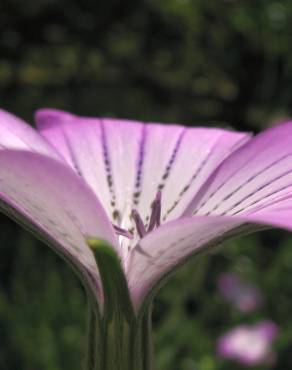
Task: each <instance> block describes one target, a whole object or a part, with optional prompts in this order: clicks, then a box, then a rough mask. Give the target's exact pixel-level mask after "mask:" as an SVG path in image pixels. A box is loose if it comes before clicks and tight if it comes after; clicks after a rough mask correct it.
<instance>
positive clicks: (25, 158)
mask: <svg viewBox="0 0 292 370" xmlns="http://www.w3.org/2000/svg"><path fill="white" fill-rule="evenodd" d="M36 122H37V130H34V129H33V128H31V127H30V126H29V125H27V124H26V123H24V122H23V121H22V120H20V119H18V118H17V117H15V116H13V115H11V114H9V113H7V112H4V111H1V113H0V199H1V208H2V210H3V211H4V212H6V213H7V214H8V215H10V216H11V217H13V218H15V219H16V220H17V221H18V222H19V223H21V224H23V225H24V226H25V227H27V228H28V229H30V230H32V231H33V232H34V233H36V234H37V236H38V237H40V238H41V239H42V240H44V241H45V242H46V243H47V244H48V245H49V246H51V247H52V248H53V249H54V250H56V252H57V253H58V254H59V255H60V256H62V257H63V258H64V259H65V260H66V261H68V262H69V263H70V264H71V266H73V268H74V269H75V271H77V273H78V274H79V275H80V277H81V278H82V279H83V281H84V283H85V285H86V286H89V287H90V289H91V291H92V292H93V294H94V296H95V297H96V299H97V301H98V302H99V304H100V305H101V306H102V304H103V288H102V284H101V280H100V275H99V272H98V268H97V264H96V261H95V258H94V255H93V252H92V250H91V249H90V248H89V247H88V245H87V238H89V237H95V238H98V239H103V240H106V241H107V242H108V243H109V244H110V245H111V246H112V248H113V250H115V251H116V253H117V255H118V256H119V258H120V261H121V264H122V268H123V271H124V274H125V276H126V279H127V284H128V287H129V292H130V297H131V301H132V303H133V306H134V308H135V310H136V311H138V310H139V308H140V307H141V305H142V304H143V302H145V299H147V297H149V296H150V295H152V294H153V292H154V291H156V290H157V287H158V286H159V285H160V283H161V282H162V281H164V280H165V278H166V276H168V275H169V273H170V272H172V271H173V270H174V269H175V268H176V267H177V266H178V265H180V264H181V263H183V262H184V261H186V260H188V259H189V258H190V256H192V255H195V254H198V253H200V252H201V251H202V250H206V249H207V248H211V247H212V248H213V247H214V246H216V245H218V244H220V243H222V242H223V241H224V240H226V239H228V238H230V237H232V236H235V235H240V234H242V233H246V232H251V231H255V230H259V229H260V228H263V227H271V226H272V227H282V228H286V229H289V230H291V229H292V205H291V204H292V203H291V197H292V160H291V159H292V145H291V143H292V123H291V122H287V123H285V124H282V125H280V126H278V127H274V128H271V129H268V130H267V131H265V132H263V133H261V134H259V135H257V136H255V137H254V138H251V137H250V135H248V134H244V133H238V132H234V131H228V130H223V129H210V128H200V127H198V128H185V127H183V126H180V125H161V124H143V123H141V122H135V121H126V120H117V119H100V118H84V117H77V116H75V115H72V114H69V113H65V112H61V111H57V110H52V109H44V110H41V111H39V112H38V113H37V115H36Z"/></svg>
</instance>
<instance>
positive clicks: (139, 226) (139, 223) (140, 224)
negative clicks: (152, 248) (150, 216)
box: [132, 209, 146, 238]
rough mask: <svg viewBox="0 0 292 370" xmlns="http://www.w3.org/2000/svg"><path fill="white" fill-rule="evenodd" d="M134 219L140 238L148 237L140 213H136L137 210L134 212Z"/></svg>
mask: <svg viewBox="0 0 292 370" xmlns="http://www.w3.org/2000/svg"><path fill="white" fill-rule="evenodd" d="M132 217H133V220H134V222H135V224H136V229H137V232H138V234H139V236H140V238H143V236H144V235H146V229H145V226H144V223H143V221H142V218H141V216H140V215H139V213H138V211H136V210H135V209H133V210H132Z"/></svg>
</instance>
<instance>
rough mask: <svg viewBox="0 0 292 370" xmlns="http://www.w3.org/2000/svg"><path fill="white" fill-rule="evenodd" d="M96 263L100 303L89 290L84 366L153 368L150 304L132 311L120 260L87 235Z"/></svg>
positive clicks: (113, 369)
mask: <svg viewBox="0 0 292 370" xmlns="http://www.w3.org/2000/svg"><path fill="white" fill-rule="evenodd" d="M87 243H88V245H89V246H90V248H91V249H92V251H93V253H94V256H95V260H96V263H97V265H98V269H99V273H100V277H101V282H102V288H103V299H104V302H103V305H102V307H101V309H102V312H99V309H98V307H97V305H96V304H95V303H94V294H90V292H89V294H88V305H89V310H88V350H87V360H86V364H85V370H153V368H152V342H151V305H150V304H149V305H147V306H146V307H144V308H143V313H142V312H140V313H139V314H138V315H137V314H136V313H135V311H134V308H133V305H132V300H131V297H130V293H129V289H128V284H127V280H126V277H125V274H124V270H123V267H122V265H121V261H120V259H119V257H118V255H117V254H116V252H115V251H114V249H113V248H112V247H111V246H109V245H108V244H107V243H106V242H105V241H102V240H96V239H88V240H87Z"/></svg>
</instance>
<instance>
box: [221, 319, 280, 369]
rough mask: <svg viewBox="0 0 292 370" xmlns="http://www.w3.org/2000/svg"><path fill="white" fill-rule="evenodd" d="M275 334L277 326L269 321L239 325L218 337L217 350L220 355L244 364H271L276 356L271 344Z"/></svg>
mask: <svg viewBox="0 0 292 370" xmlns="http://www.w3.org/2000/svg"><path fill="white" fill-rule="evenodd" d="M277 334H278V327H277V325H275V324H274V323H273V322H271V321H262V322H260V323H258V324H257V325H254V326H248V325H239V326H237V327H236V328H234V329H232V330H231V331H229V332H227V333H226V334H224V335H223V336H222V337H220V338H219V340H218V343H217V351H218V354H219V356H220V357H222V358H228V359H232V360H234V361H237V362H239V363H241V364H242V365H245V366H254V365H260V364H264V365H272V364H273V363H274V361H275V358H276V355H275V353H274V352H273V350H272V344H273V341H274V340H275V339H276V336H277Z"/></svg>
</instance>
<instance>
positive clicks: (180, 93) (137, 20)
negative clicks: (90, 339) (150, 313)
mask: <svg viewBox="0 0 292 370" xmlns="http://www.w3.org/2000/svg"><path fill="white" fill-rule="evenodd" d="M291 45H292V2H291V0H281V1H276V0H251V1H249V0H208V1H206V0H197V1H196V0H193V1H191V0H144V1H139V0H135V1H134V0H127V1H113V0H107V1H96V0H95V1H93V0H89V1H77V0H70V1H69V0H67V1H60V0H27V1H23V0H1V2H0V99H1V103H0V105H1V106H2V107H3V108H5V109H8V110H10V111H12V112H14V113H16V114H18V115H20V116H21V117H24V118H25V119H27V120H28V121H29V122H31V123H32V122H33V118H32V115H33V111H34V110H35V109H37V108H38V107H43V106H50V107H58V108H62V109H66V110H69V111H73V112H75V113H78V114H83V115H96V116H112V117H121V118H135V119H141V120H147V121H161V122H178V123H183V124H186V125H210V126H223V127H230V126H232V127H234V128H236V129H240V130H253V131H258V130H260V129H263V128H264V127H267V126H268V125H270V124H272V123H273V122H276V121H279V120H282V119H284V118H286V117H289V116H292V47H291ZM0 221H1V228H0V248H1V250H0V251H1V252H0V253H1V254H0V256H1V259H0V369H5V370H6V369H8V370H14V369H15V370H61V369H62V370H69V369H70V370H80V368H81V365H80V364H81V359H82V353H83V342H84V336H85V333H84V327H85V302H84V296H83V292H82V290H81V288H80V285H79V283H78V281H77V280H76V279H75V277H74V276H73V274H72V273H71V271H70V270H69V268H68V267H67V266H65V265H64V263H63V262H62V261H60V260H59V259H58V258H57V257H56V256H55V255H54V254H53V253H52V252H51V251H50V250H49V249H48V248H47V247H45V246H44V245H42V244H41V243H39V242H37V241H35V240H34V239H33V238H32V237H30V236H29V235H28V234H26V233H25V232H23V231H22V230H21V229H20V228H19V227H18V226H16V225H15V224H14V223H13V222H11V221H9V220H8V219H7V218H6V217H4V216H1V219H0ZM226 271H236V272H237V273H239V274H241V275H242V276H243V277H246V278H247V279H248V280H250V281H254V282H256V283H257V284H258V285H259V287H260V288H261V289H262V290H263V292H264V295H265V297H266V298H265V304H264V305H263V307H262V308H261V309H260V310H259V311H257V312H256V313H254V314H252V315H248V316H243V315H241V314H239V313H238V312H236V311H235V310H233V309H232V308H231V307H229V306H228V305H227V304H226V303H224V302H223V301H222V299H221V298H220V296H219V295H218V292H217V291H216V280H217V278H218V276H219V274H220V273H222V272H226ZM291 273H292V237H291V235H290V234H288V233H287V232H281V231H269V232H265V233H262V234H259V235H256V236H254V237H249V238H247V237H246V238H243V239H241V240H240V241H238V242H234V243H232V244H228V245H227V246H226V247H225V248H224V249H223V251H222V252H220V253H219V254H216V255H215V256H212V257H210V256H208V257H202V258H201V260H200V261H199V263H196V262H194V263H192V264H190V265H189V266H187V267H186V268H184V269H182V270H181V271H180V273H178V274H177V275H176V278H175V279H173V280H172V282H171V283H169V284H168V286H167V287H166V288H164V289H163V291H162V292H161V294H160V295H159V297H158V298H157V300H156V304H155V309H154V329H155V330H154V331H155V348H156V352H157V353H156V360H157V369H158V370H215V369H216V370H231V369H234V368H237V369H238V368H239V366H238V365H236V364H232V363H229V362H227V361H226V362H225V361H222V360H219V359H218V358H217V357H216V351H215V344H216V338H217V337H218V336H219V335H220V334H222V333H223V332H224V331H225V330H227V329H228V328H231V327H233V326H234V325H236V324H237V323H248V322H256V321H257V320H260V319H271V320H274V321H275V322H276V323H277V324H278V325H279V327H280V336H279V339H278V341H277V343H276V350H277V352H278V361H277V363H276V365H275V367H274V368H275V369H278V370H283V369H289V368H291V367H292V355H291V339H292V319H291V311H292V284H291Z"/></svg>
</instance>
